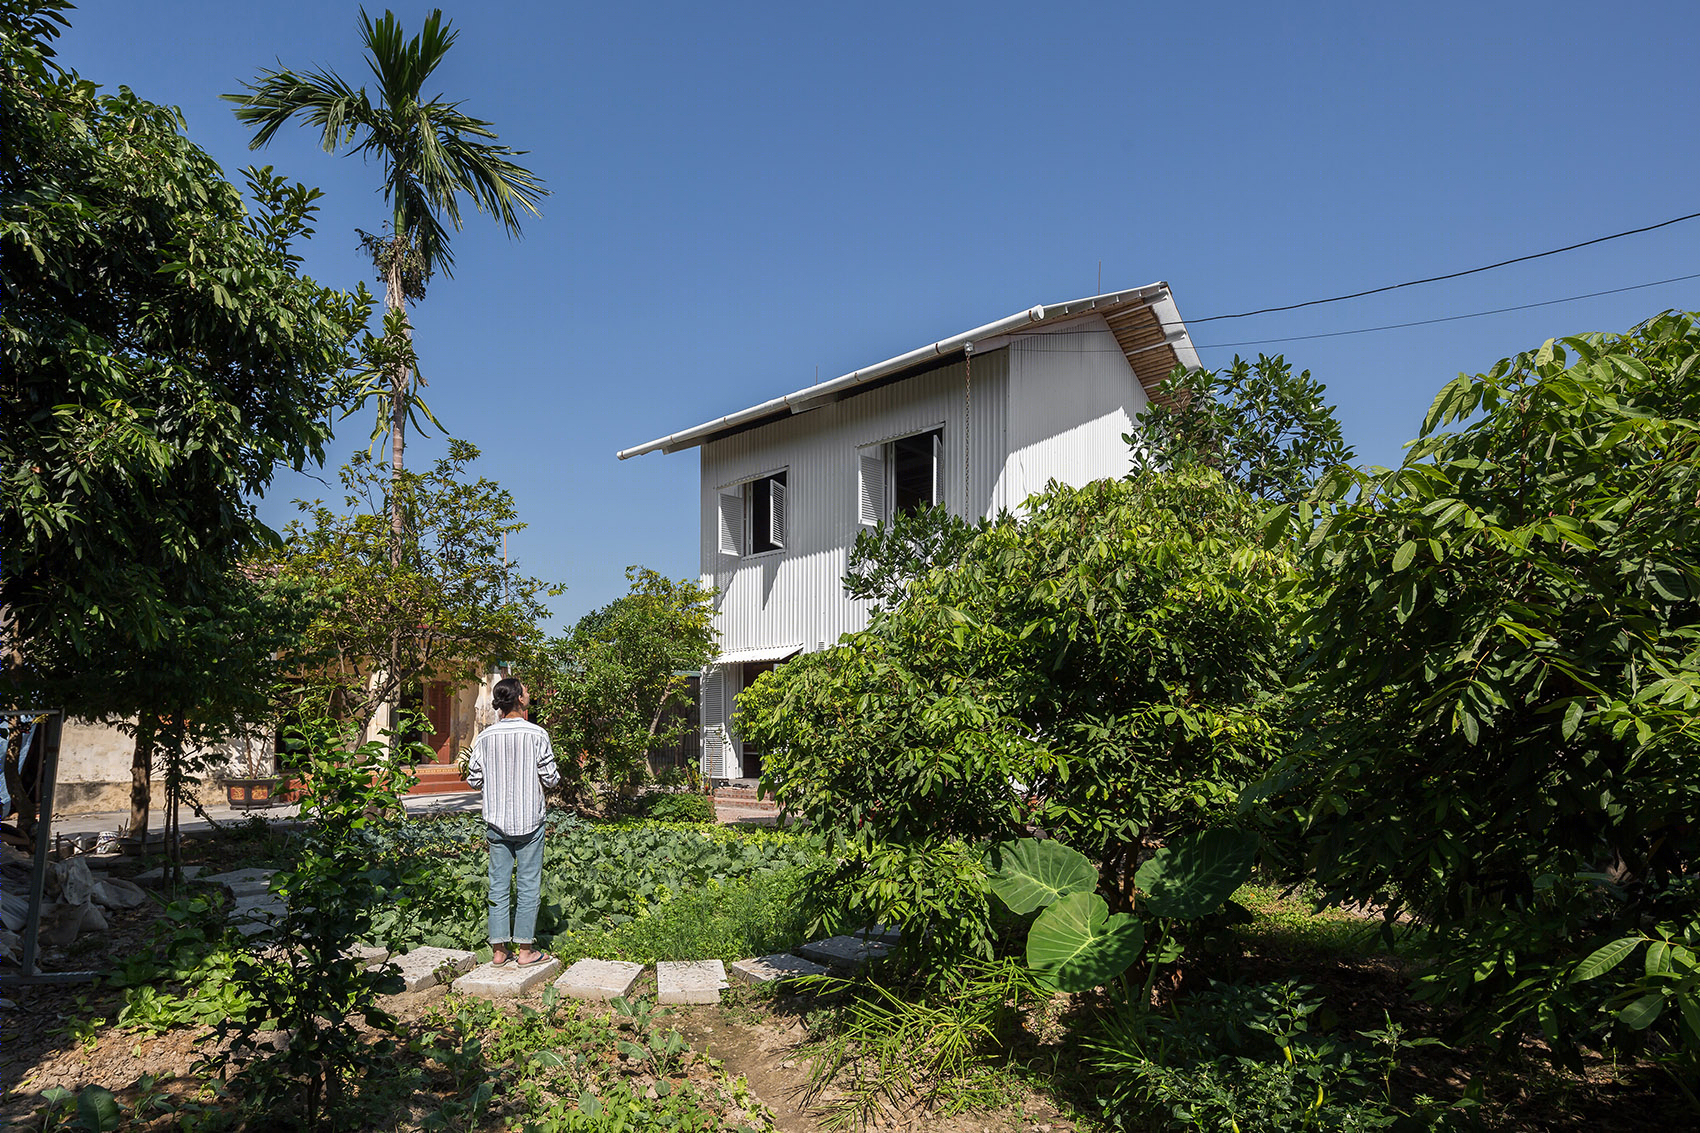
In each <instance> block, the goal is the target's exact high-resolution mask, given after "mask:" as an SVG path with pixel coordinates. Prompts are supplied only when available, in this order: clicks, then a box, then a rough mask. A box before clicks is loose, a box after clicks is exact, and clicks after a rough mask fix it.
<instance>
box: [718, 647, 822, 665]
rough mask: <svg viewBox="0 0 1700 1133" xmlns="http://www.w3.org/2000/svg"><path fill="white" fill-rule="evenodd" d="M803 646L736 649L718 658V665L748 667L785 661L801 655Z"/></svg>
mask: <svg viewBox="0 0 1700 1133" xmlns="http://www.w3.org/2000/svg"><path fill="white" fill-rule="evenodd" d="M802 651H803V647H802V646H801V645H769V646H767V647H765V648H762V649H735V650H733V651H732V652H730V653H722V654H721V655H720V656H718V657H716V658H715V659H714V661H713V664H716V665H748V664H751V663H752V662H755V661H783V660H785V659H786V658H787V657H791V656H794V655H795V654H798V653H801V652H802Z"/></svg>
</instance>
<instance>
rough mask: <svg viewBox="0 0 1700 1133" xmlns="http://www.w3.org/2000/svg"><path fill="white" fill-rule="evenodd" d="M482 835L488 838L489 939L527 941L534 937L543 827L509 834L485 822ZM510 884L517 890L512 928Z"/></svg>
mask: <svg viewBox="0 0 1700 1133" xmlns="http://www.w3.org/2000/svg"><path fill="white" fill-rule="evenodd" d="M484 836H485V837H486V838H488V839H489V841H490V943H491V944H506V943H508V942H509V941H510V940H511V941H513V942H514V943H515V944H530V943H531V942H532V941H534V940H536V939H537V903H538V899H539V897H540V895H541V892H542V889H543V827H541V826H539V827H538V828H537V829H536V830H533V831H532V832H531V833H530V834H525V835H521V836H520V837H518V838H509V837H508V836H507V835H505V834H503V833H502V832H501V831H499V830H497V829H496V828H495V827H494V826H490V825H486V826H485V827H484ZM516 875H517V876H516ZM510 884H512V885H513V887H514V889H515V891H516V892H515V895H514V896H515V899H514V902H513V913H514V917H513V931H512V932H509V931H508V886H509V885H510Z"/></svg>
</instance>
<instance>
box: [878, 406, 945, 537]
mask: <svg viewBox="0 0 1700 1133" xmlns="http://www.w3.org/2000/svg"><path fill="white" fill-rule="evenodd" d="M857 467H858V488H857V511H858V518H859V519H860V520H861V522H862V525H863V526H865V527H873V526H876V525H878V524H881V523H884V522H885V521H886V520H888V519H890V518H891V517H892V516H894V515H901V514H905V513H908V512H916V511H924V510H926V509H927V508H930V507H933V506H935V505H937V504H942V503H943V502H944V430H943V429H929V430H927V431H926V432H924V433H913V434H911V435H909V436H907V437H899V438H897V439H896V440H894V441H886V442H884V443H881V444H877V445H865V446H864V447H863V448H862V449H861V450H860V451H859V452H858V454H857Z"/></svg>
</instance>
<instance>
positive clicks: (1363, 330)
mask: <svg viewBox="0 0 1700 1133" xmlns="http://www.w3.org/2000/svg"><path fill="white" fill-rule="evenodd" d="M1690 279H1700V272H1695V273H1694V274H1693V275H1678V276H1673V277H1672V278H1670V279H1658V280H1654V281H1653V282H1652V283H1636V284H1632V285H1630V286H1629V287H1614V288H1612V289H1611V290H1609V291H1590V292H1588V293H1587V294H1586V295H1571V296H1569V297H1568V298H1565V299H1546V300H1543V301H1542V302H1539V303H1519V304H1518V305H1517V306H1515V307H1495V308H1494V309H1493V310H1491V311H1472V312H1470V313H1469V314H1467V315H1446V316H1444V317H1441V318H1437V319H1416V320H1414V321H1412V322H1408V323H1387V324H1385V325H1383V326H1378V327H1359V328H1358V329H1356V330H1333V331H1327V332H1324V333H1322V334H1295V335H1290V336H1288V337H1286V338H1254V339H1250V340H1248V341H1245V342H1212V343H1208V344H1206V343H1202V342H1199V343H1194V344H1193V346H1194V348H1195V349H1198V350H1225V349H1227V348H1229V347H1232V346H1268V345H1270V344H1272V343H1277V342H1308V341H1310V340H1311V339H1316V338H1340V337H1343V336H1345V335H1348V334H1373V333H1374V332H1376V331H1381V330H1399V329H1401V328H1403V327H1426V326H1432V325H1433V324H1435V323H1455V322H1457V321H1458V320H1459V319H1480V318H1484V317H1486V316H1488V315H1503V314H1505V313H1506V312H1508V311H1527V310H1530V309H1531V308H1534V307H1551V306H1553V305H1555V304H1558V303H1574V302H1576V301H1578V300H1580V299H1595V298H1598V297H1599V296H1601V295H1621V294H1623V293H1624V292H1625V291H1640V290H1642V289H1643V288H1648V287H1661V286H1663V285H1664V284H1667V283H1682V282H1684V281H1686V280H1690ZM1200 321H1208V320H1200Z"/></svg>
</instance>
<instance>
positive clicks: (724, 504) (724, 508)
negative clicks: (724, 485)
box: [720, 488, 744, 555]
mask: <svg viewBox="0 0 1700 1133" xmlns="http://www.w3.org/2000/svg"><path fill="white" fill-rule="evenodd" d="M720 553H721V554H723V555H741V554H743V553H744V490H743V489H742V488H739V489H737V490H736V491H732V492H721V493H720Z"/></svg>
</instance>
